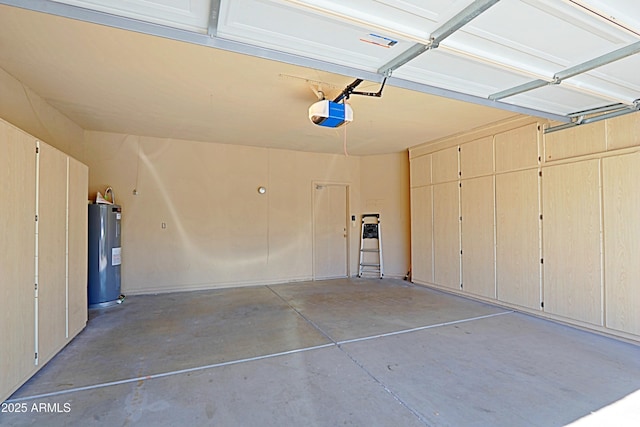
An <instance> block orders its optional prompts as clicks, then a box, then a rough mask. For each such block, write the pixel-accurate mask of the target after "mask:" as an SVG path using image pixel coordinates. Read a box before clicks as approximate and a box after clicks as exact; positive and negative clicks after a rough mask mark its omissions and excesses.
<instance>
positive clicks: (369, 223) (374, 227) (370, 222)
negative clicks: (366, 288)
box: [358, 214, 384, 279]
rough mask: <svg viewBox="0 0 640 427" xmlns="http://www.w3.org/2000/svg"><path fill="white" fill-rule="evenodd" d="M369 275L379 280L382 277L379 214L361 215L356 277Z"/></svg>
mask: <svg viewBox="0 0 640 427" xmlns="http://www.w3.org/2000/svg"><path fill="white" fill-rule="evenodd" d="M371 274H375V275H376V276H379V277H380V278H381V279H382V277H383V276H384V265H383V263H382V235H381V233H380V214H363V215H362V233H361V234H360V268H359V269H358V277H362V276H363V275H371Z"/></svg>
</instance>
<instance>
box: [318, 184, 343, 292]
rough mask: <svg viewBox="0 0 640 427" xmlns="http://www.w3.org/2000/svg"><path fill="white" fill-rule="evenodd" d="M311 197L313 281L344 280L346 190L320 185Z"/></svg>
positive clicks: (336, 186)
mask: <svg viewBox="0 0 640 427" xmlns="http://www.w3.org/2000/svg"><path fill="white" fill-rule="evenodd" d="M313 193H314V205H313V206H314V227H313V234H314V239H313V242H314V250H313V254H314V278H315V279H316V280H319V279H333V278H338V277H347V186H346V185H333V184H332V185H321V184H317V185H314V187H313Z"/></svg>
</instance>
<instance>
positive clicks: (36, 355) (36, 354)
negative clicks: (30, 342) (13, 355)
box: [34, 352, 38, 360]
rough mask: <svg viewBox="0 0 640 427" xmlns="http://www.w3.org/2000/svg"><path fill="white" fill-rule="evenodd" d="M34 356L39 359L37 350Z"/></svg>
mask: <svg viewBox="0 0 640 427" xmlns="http://www.w3.org/2000/svg"><path fill="white" fill-rule="evenodd" d="M34 358H35V359H36V360H38V353H37V352H36V353H35V354H34Z"/></svg>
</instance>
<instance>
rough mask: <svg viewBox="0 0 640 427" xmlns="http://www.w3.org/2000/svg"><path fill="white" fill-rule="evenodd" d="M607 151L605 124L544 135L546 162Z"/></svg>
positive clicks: (599, 123)
mask: <svg viewBox="0 0 640 427" xmlns="http://www.w3.org/2000/svg"><path fill="white" fill-rule="evenodd" d="M606 149H607V139H606V122H605V121H600V122H595V123H590V124H589V126H576V127H573V128H570V129H565V130H563V131H560V132H551V133H547V134H545V135H544V153H545V159H546V161H548V162H550V161H553V160H560V159H569V158H572V157H578V156H582V155H585V154H592V153H602V152H604V151H605V150H606Z"/></svg>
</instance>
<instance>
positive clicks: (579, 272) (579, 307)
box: [542, 159, 602, 325]
mask: <svg viewBox="0 0 640 427" xmlns="http://www.w3.org/2000/svg"><path fill="white" fill-rule="evenodd" d="M542 194H543V201H542V203H543V223H542V224H543V225H542V227H543V242H544V245H543V248H544V310H545V311H547V312H549V313H552V314H557V315H560V316H563V317H567V318H570V319H575V320H579V321H582V322H587V323H591V324H594V325H602V280H601V273H602V269H601V258H600V233H601V229H600V160H599V159H594V160H588V161H582V162H578V163H568V164H562V165H558V166H552V167H548V168H545V169H543V172H542Z"/></svg>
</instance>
